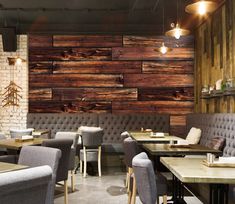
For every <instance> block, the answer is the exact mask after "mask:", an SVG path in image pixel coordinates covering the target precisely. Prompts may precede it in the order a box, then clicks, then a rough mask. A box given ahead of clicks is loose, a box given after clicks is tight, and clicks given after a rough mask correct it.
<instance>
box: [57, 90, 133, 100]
mask: <svg viewBox="0 0 235 204" xmlns="http://www.w3.org/2000/svg"><path fill="white" fill-rule="evenodd" d="M53 99H54V100H60V101H64V100H81V101H129V100H137V89H127V88H77V89H71V88H67V89H65V88H62V89H53Z"/></svg>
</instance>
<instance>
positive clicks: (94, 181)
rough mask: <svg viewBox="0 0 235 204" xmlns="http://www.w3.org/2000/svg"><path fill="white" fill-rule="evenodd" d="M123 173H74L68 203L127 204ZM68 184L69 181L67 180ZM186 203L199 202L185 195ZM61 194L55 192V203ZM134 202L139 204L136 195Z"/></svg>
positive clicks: (61, 203)
mask: <svg viewBox="0 0 235 204" xmlns="http://www.w3.org/2000/svg"><path fill="white" fill-rule="evenodd" d="M124 183H125V173H124V172H121V171H120V170H118V169H112V170H109V172H106V173H103V175H102V177H101V178H99V177H97V176H89V175H88V176H87V177H86V178H83V177H82V176H81V174H80V173H78V174H76V191H75V192H73V193H71V192H70V193H69V204H127V194H126V189H125V188H124ZM69 185H70V182H69ZM185 200H186V202H187V203H188V204H201V202H200V201H199V200H198V199H197V198H195V197H186V198H185ZM63 201H64V200H63V194H61V193H60V194H57V195H56V198H55V204H63V203H64V202H63ZM136 204H141V202H140V200H139V198H138V197H137V202H136Z"/></svg>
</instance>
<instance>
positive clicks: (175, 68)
mask: <svg viewBox="0 0 235 204" xmlns="http://www.w3.org/2000/svg"><path fill="white" fill-rule="evenodd" d="M193 66H194V63H193V61H170V60H169V61H153V62H143V73H156V74H164V73H165V74H171V73H172V74H193Z"/></svg>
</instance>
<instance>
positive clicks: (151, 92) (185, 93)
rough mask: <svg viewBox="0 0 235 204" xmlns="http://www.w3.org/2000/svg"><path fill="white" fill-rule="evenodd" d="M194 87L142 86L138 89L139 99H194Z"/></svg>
mask: <svg viewBox="0 0 235 204" xmlns="http://www.w3.org/2000/svg"><path fill="white" fill-rule="evenodd" d="M193 92H194V91H193V88H183V87H179V88H172V87H170V88H163V87H162V88H140V89H139V90H138V99H139V100H140V101H157V100H168V101H170V100H173V101H181V100H185V101H193V100H194V97H193Z"/></svg>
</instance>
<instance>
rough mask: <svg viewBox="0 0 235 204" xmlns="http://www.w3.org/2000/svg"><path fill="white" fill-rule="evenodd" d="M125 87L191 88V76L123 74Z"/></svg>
mask: <svg viewBox="0 0 235 204" xmlns="http://www.w3.org/2000/svg"><path fill="white" fill-rule="evenodd" d="M124 86H125V87H138V88H144V87H153V88H161V87H193V75H185V74H182V75H177V74H169V75H166V74H125V75H124Z"/></svg>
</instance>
